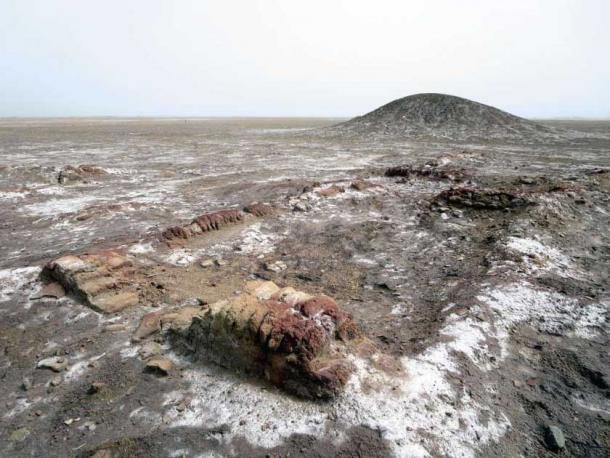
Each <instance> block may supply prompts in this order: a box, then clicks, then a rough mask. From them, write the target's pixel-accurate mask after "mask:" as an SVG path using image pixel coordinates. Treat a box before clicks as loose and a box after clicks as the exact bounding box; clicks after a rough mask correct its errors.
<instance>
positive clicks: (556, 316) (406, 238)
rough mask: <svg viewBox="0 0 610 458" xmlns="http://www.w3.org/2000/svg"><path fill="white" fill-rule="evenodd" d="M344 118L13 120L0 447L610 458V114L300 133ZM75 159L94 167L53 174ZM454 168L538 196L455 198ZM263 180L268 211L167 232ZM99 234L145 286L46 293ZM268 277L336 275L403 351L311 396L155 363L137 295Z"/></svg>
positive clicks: (4, 184)
mask: <svg viewBox="0 0 610 458" xmlns="http://www.w3.org/2000/svg"><path fill="white" fill-rule="evenodd" d="M333 122H336V121H333V120H320V119H300V120H297V119H258V120H252V119H244V120H238V119H235V120H220V119H213V120H204V119H193V120H187V121H185V120H171V119H163V120H140V119H134V120H116V119H97V120H84V119H79V120H1V121H0V152H1V156H0V255H1V256H0V349H1V352H0V379H1V380H2V383H1V384H0V405H2V406H3V409H2V411H0V455H2V456H7V457H9V456H10V457H13V456H91V455H94V454H96V455H95V456H97V457H98V458H99V457H101V456H104V457H110V456H176V457H177V456H180V457H182V456H189V457H190V456H193V457H194V456H261V457H263V456H282V457H284V456H291V457H296V456H307V457H311V456H324V457H327V456H345V457H351V456H367V457H368V456H405V457H412V456H451V457H471V456H473V457H474V456H480V457H489V456H503V457H504V456H511V457H512V456H525V457H538V456H555V455H556V454H559V455H560V456H574V457H581V456H587V457H606V456H608V455H609V454H610V386H609V385H610V356H609V353H608V348H609V344H610V334H609V322H608V310H609V309H610V291H609V287H610V282H609V278H610V263H609V261H610V231H609V230H608V227H609V224H610V173H608V171H607V168H608V167H609V166H610V122H601V121H600V122H590V123H587V122H575V123H569V122H561V123H559V122H558V123H555V125H556V126H559V127H569V128H573V129H577V130H580V131H581V132H583V134H582V136H580V137H579V136H578V135H576V136H575V135H572V138H571V139H570V140H565V139H564V140H561V142H559V140H558V142H557V143H546V144H544V145H534V144H514V143H513V144H501V143H497V142H495V143H485V144H451V143H442V142H428V143H417V142H408V141H401V142H398V141H392V140H387V139H386V140H383V139H381V140H380V139H376V140H374V141H373V140H367V139H356V138H350V139H349V140H348V139H343V138H341V137H333V136H329V135H321V134H319V132H320V131H315V130H314V131H307V129H310V128H317V127H323V126H327V125H330V124H332V123H333ZM80 164H91V165H95V166H96V167H99V168H101V170H102V171H101V172H100V173H98V174H96V175H94V176H89V177H87V178H86V179H84V180H74V181H68V182H64V183H58V176H59V175H58V174H59V173H60V170H61V169H63V168H64V167H65V166H68V165H72V166H77V165H80ZM426 164H427V165H426ZM402 165H409V166H411V167H412V171H411V173H409V174H403V175H407V176H385V172H386V170H387V169H388V168H390V167H395V166H402ZM357 180H363V181H364V183H365V185H364V186H361V187H358V189H356V188H354V187H352V186H351V185H352V183H354V182H355V181H357ZM332 185H335V186H336V187H339V188H341V189H343V190H344V192H337V193H336V194H334V195H327V196H325V195H324V192H322V193H320V191H323V190H324V189H326V188H328V187H330V186H332ZM463 187H467V188H469V189H470V190H471V191H473V192H474V197H473V198H472V199H474V200H476V198H477V192H480V191H481V190H502V191H504V192H506V193H508V194H510V195H511V196H517V197H518V198H519V199H522V200H523V201H524V202H526V203H527V205H523V206H521V205H504V204H502V205H500V207H501V208H490V207H489V206H485V205H476V203H475V205H474V206H472V205H469V204H468V203H467V202H466V203H465V202H464V201H459V200H453V201H452V200H450V199H443V198H442V196H443V195H444V196H447V194H442V193H443V191H447V190H449V189H451V188H463ZM326 194H332V193H326ZM439 195H440V196H441V197H439ZM253 201H258V202H267V203H269V204H271V205H273V206H274V207H275V209H276V211H275V213H274V214H273V215H268V216H265V217H262V218H256V219H251V220H247V221H245V222H243V223H240V224H237V225H234V226H230V227H228V228H225V229H221V230H219V231H215V232H211V233H209V234H204V235H203V236H201V237H198V238H197V239H196V240H195V239H193V240H186V241H184V242H181V243H180V244H174V245H173V246H171V247H168V246H166V245H165V244H162V243H160V242H159V241H158V239H159V237H158V236H159V233H160V231H161V230H163V229H165V228H166V227H168V226H172V225H176V224H182V223H186V222H188V221H190V220H191V219H192V218H193V217H195V216H197V215H199V214H201V213H204V212H208V211H213V210H218V209H223V208H242V207H243V206H245V205H247V204H250V203H251V202H253ZM100 248H119V249H123V250H124V251H125V252H127V253H128V256H131V257H133V259H134V260H138V262H140V263H148V264H147V265H148V266H149V267H148V268H147V269H146V270H145V271H144V272H141V274H142V275H144V276H146V278H149V279H150V282H149V283H147V284H146V285H145V286H142V287H141V290H140V291H139V294H140V297H141V303H140V304H139V305H138V306H135V307H131V308H129V309H126V310H125V311H122V312H119V313H117V314H110V315H108V314H100V313H97V312H96V311H94V310H92V309H91V308H89V307H88V306H87V305H85V304H84V303H82V301H80V300H79V299H78V298H75V297H72V296H70V295H68V296H66V297H60V298H51V297H42V298H40V296H41V294H40V292H41V289H42V286H43V283H42V281H41V279H40V277H39V275H40V272H41V268H42V266H43V265H44V264H45V263H46V262H48V261H49V260H51V259H54V258H57V257H58V256H61V255H64V254H67V253H77V254H78V253H82V252H84V251H90V250H95V249H100ZM206 260H213V261H215V263H213V265H210V266H208V267H202V266H201V262H202V261H206ZM277 261H281V263H279V264H277ZM282 263H283V264H282ZM273 265H280V266H281V267H280V268H278V269H271V270H270V269H269V268H268V267H269V266H273ZM259 278H262V279H268V280H272V281H274V282H275V283H277V284H278V285H280V286H293V287H295V288H297V289H300V290H303V291H306V292H308V293H311V294H317V293H324V294H327V295H329V296H332V297H333V298H335V300H336V301H337V302H338V303H339V304H340V305H341V306H342V307H343V308H344V309H346V310H347V311H349V312H350V313H351V314H352V315H353V316H354V318H355V319H356V321H357V322H358V323H360V325H361V327H362V328H363V330H364V331H365V333H366V334H367V335H368V336H369V338H370V339H371V340H373V341H374V343H375V344H376V345H377V347H378V348H379V349H380V351H381V352H382V353H383V354H384V355H387V357H388V358H389V359H390V360H391V361H394V363H395V364H396V366H397V367H398V369H397V370H395V371H392V370H388V369H387V367H385V368H380V367H378V366H375V365H372V364H371V363H370V361H367V360H364V359H359V358H358V357H357V356H354V357H353V358H352V363H353V365H354V367H355V373H354V374H353V375H352V377H351V378H350V380H349V382H348V384H347V386H346V387H345V389H344V392H343V393H342V394H341V395H340V396H339V397H338V398H337V399H334V400H332V401H308V400H302V399H298V398H295V397H293V396H292V395H289V394H286V393H284V392H282V391H280V390H278V389H277V388H275V387H274V386H272V385H270V384H268V383H267V382H265V381H264V380H259V379H258V378H253V377H250V376H248V375H247V374H242V373H236V372H234V371H230V370H227V369H224V368H222V367H219V366H217V365H215V364H213V363H210V362H206V361H205V360H202V359H201V358H194V357H193V355H192V354H190V353H189V352H188V351H185V349H184V348H183V347H182V346H181V345H180V344H178V343H176V342H173V341H171V340H168V339H165V338H163V337H162V336H157V337H156V338H155V339H156V340H157V341H158V343H159V344H160V345H161V348H162V352H163V354H164V355H165V356H166V357H167V358H169V359H171V360H172V361H173V362H174V364H175V365H176V369H175V370H174V371H172V372H171V373H170V374H169V375H167V376H159V375H158V374H153V373H149V372H147V371H145V370H144V368H145V362H144V361H143V360H142V357H141V355H139V351H140V350H141V347H142V343H141V342H132V340H131V336H132V333H133V330H134V329H135V328H136V326H137V325H138V323H139V321H140V318H141V317H142V315H144V314H145V313H147V312H150V311H152V310H156V309H158V308H159V307H162V306H165V305H179V304H187V303H192V302H194V301H195V302H196V301H198V300H199V301H200V302H207V303H211V302H213V301H216V300H220V299H222V298H226V297H229V296H231V295H234V294H239V291H240V288H242V285H243V283H244V282H245V281H247V280H251V279H259ZM50 356H62V357H64V358H65V359H66V360H67V361H68V365H67V367H66V368H65V369H64V370H62V371H60V372H57V373H56V372H53V371H51V370H49V369H44V368H37V363H38V362H39V361H40V360H42V359H44V358H47V357H50ZM94 382H103V383H104V384H105V385H104V388H103V389H102V390H100V391H98V392H95V393H92V392H91V390H90V388H91V384H92V383H94ZM549 426H557V427H558V428H560V429H561V431H562V432H563V435H564V436H565V439H566V443H565V447H564V448H562V449H561V450H559V451H558V452H556V451H553V450H552V448H553V447H552V446H551V445H550V444H549V440H548V437H547V435H548V427H549Z"/></svg>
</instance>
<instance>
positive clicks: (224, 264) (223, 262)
mask: <svg viewBox="0 0 610 458" xmlns="http://www.w3.org/2000/svg"><path fill="white" fill-rule="evenodd" d="M214 263H215V264H216V265H217V266H218V267H222V266H226V265H227V264H228V263H227V261H225V260H224V259H220V258H219V259H216V260H214Z"/></svg>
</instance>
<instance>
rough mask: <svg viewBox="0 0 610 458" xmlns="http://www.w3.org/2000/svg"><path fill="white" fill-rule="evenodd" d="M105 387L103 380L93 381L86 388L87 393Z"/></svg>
mask: <svg viewBox="0 0 610 458" xmlns="http://www.w3.org/2000/svg"><path fill="white" fill-rule="evenodd" d="M105 387H106V384H105V383H104V382H93V383H92V384H91V385H90V386H89V389H88V390H87V393H88V394H97V393H99V392H100V391H102V390H103V389H104V388H105Z"/></svg>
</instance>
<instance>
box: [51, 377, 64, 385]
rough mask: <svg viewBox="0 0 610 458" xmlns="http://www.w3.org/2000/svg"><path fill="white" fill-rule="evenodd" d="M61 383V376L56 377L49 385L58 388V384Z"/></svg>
mask: <svg viewBox="0 0 610 458" xmlns="http://www.w3.org/2000/svg"><path fill="white" fill-rule="evenodd" d="M62 381H63V379H62V378H61V375H56V376H55V377H53V378H52V379H51V380H50V381H49V384H50V385H51V386H58V385H59V384H61V382H62Z"/></svg>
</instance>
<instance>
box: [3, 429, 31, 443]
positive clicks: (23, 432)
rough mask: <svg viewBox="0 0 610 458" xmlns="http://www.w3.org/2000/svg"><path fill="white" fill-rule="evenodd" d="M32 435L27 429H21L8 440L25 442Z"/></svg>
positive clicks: (14, 432)
mask: <svg viewBox="0 0 610 458" xmlns="http://www.w3.org/2000/svg"><path fill="white" fill-rule="evenodd" d="M29 435H30V430H29V429H27V428H19V429H16V430H15V431H13V432H12V433H11V435H10V436H9V437H8V440H9V441H11V442H23V441H24V440H26V439H27V438H28V436H29Z"/></svg>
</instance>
